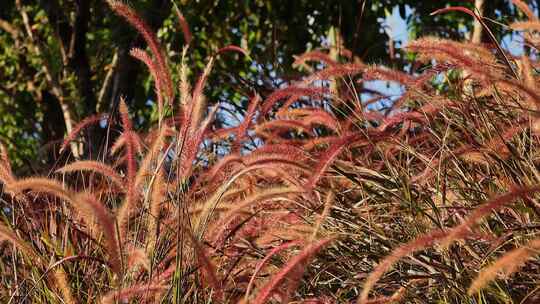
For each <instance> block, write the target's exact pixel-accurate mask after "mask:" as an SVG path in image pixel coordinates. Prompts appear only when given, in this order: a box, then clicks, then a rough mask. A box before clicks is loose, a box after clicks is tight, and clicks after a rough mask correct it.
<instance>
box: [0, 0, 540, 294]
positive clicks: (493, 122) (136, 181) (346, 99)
mask: <svg viewBox="0 0 540 304" xmlns="http://www.w3.org/2000/svg"><path fill="white" fill-rule="evenodd" d="M514 2H515V3H516V5H517V7H518V8H519V9H520V10H522V11H523V12H524V15H526V16H527V17H528V18H529V20H528V21H525V22H518V23H515V24H513V25H511V27H512V28H515V29H519V30H524V31H526V35H525V37H526V42H527V45H528V47H529V48H530V53H531V54H536V52H537V46H538V42H539V41H540V40H538V36H537V31H538V29H539V28H540V25H539V21H538V19H537V18H536V17H535V16H534V15H533V13H532V12H531V11H530V10H529V9H528V8H527V6H526V5H525V4H524V3H523V2H521V1H514ZM109 4H110V7H111V9H112V10H113V11H115V12H116V13H117V14H118V15H120V16H122V17H123V18H125V19H126V21H127V22H129V23H130V24H131V25H133V26H134V27H135V28H136V29H137V30H138V31H139V32H140V33H141V35H142V36H143V37H144V39H145V41H146V42H147V44H148V49H149V50H150V52H149V53H148V52H147V51H146V50H143V49H134V50H132V52H131V54H132V55H133V56H134V57H135V58H137V59H139V60H140V61H142V62H143V63H144V64H145V65H146V66H147V67H148V69H149V70H150V74H151V75H152V77H153V78H154V85H155V90H156V96H157V102H158V106H159V109H158V112H159V113H158V114H159V117H158V119H157V121H156V126H155V127H154V128H152V129H150V130H140V129H137V127H136V125H135V124H134V123H133V121H132V117H131V115H132V113H130V109H129V106H128V105H127V104H126V103H125V102H124V101H123V100H122V101H120V106H119V115H111V118H110V119H108V122H109V123H110V124H111V125H110V126H109V127H110V128H112V129H113V130H118V134H119V135H118V136H117V137H116V139H115V141H114V142H113V143H112V144H111V146H110V147H107V148H108V149H107V150H108V151H110V153H109V154H107V155H106V156H105V157H104V158H103V159H101V160H92V159H88V160H74V161H73V162H70V163H68V164H66V165H65V166H63V167H59V168H53V169H54V170H52V171H51V172H54V173H52V174H51V175H50V176H40V177H18V176H16V175H15V174H14V173H13V171H12V168H11V166H10V163H9V159H8V158H7V154H6V153H5V151H4V149H2V153H1V159H0V180H1V182H2V184H3V189H4V192H3V194H2V202H3V203H2V204H3V206H2V212H1V215H2V216H1V222H0V241H2V247H1V248H0V252H2V259H1V262H0V269H1V270H2V272H1V273H2V278H1V279H0V280H1V284H2V285H3V286H5V287H6V288H1V289H0V300H1V301H2V302H17V301H18V302H25V301H26V302H32V303H42V302H53V303H93V302H101V303H129V302H130V301H132V302H133V303H139V302H140V303H170V302H173V303H238V302H242V303H271V302H298V303H348V302H355V303H391V302H404V303H435V302H438V303H509V302H523V303H527V301H529V302H530V303H534V301H537V300H538V299H539V295H538V292H537V290H538V288H537V285H538V283H539V281H538V275H537V272H538V267H539V264H538V260H537V257H536V255H537V253H538V249H539V248H540V246H539V244H538V242H539V241H538V236H537V235H536V234H537V233H538V230H539V227H540V223H539V221H540V205H539V203H538V194H537V192H538V190H539V189H540V188H539V186H538V184H539V182H540V174H539V172H538V168H539V164H540V163H539V159H540V155H539V154H538V143H539V141H538V139H539V138H538V119H539V118H538V113H537V107H538V104H539V103H540V95H539V92H538V90H537V83H538V81H539V77H538V75H537V73H536V68H538V62H537V61H536V56H530V57H521V58H517V57H512V56H511V55H510V54H506V53H505V54H504V56H502V54H500V52H501V51H502V50H501V49H499V48H496V47H490V46H485V45H471V44H469V43H461V42H456V41H448V40H444V39H440V38H433V37H424V38H420V39H418V40H416V41H412V42H411V43H409V45H408V46H407V48H408V51H410V52H411V53H414V54H415V60H416V65H415V66H418V65H419V64H423V69H422V70H421V71H418V70H416V71H412V72H411V73H404V72H401V71H394V70H391V69H388V68H385V67H380V66H374V65H369V64H366V63H363V62H361V61H360V60H359V59H358V58H353V57H352V55H351V54H350V52H347V51H344V52H342V55H340V57H338V58H331V57H330V56H329V55H328V54H327V53H326V52H325V50H315V51H311V52H308V53H306V54H303V55H300V56H298V57H297V58H296V61H295V65H296V66H298V67H300V68H303V69H304V70H308V71H311V72H310V73H309V74H308V75H306V76H305V77H303V78H302V79H299V80H297V81H295V82H293V83H291V84H290V86H289V87H287V88H283V89H280V90H277V91H275V92H274V93H272V94H270V95H269V96H259V95H258V94H254V95H253V96H249V97H248V96H246V98H249V99H250V100H251V101H250V103H249V106H248V109H247V111H246V113H245V115H244V120H243V121H242V122H240V123H239V125H238V126H236V127H231V128H222V129H220V128H217V127H216V126H215V124H214V123H213V122H214V118H215V116H216V113H217V112H218V109H219V107H218V106H212V105H211V101H209V100H207V99H206V97H205V96H204V89H205V86H206V80H207V78H208V76H209V74H210V73H211V72H212V66H213V62H214V60H219V58H213V57H211V58H209V59H208V64H207V66H206V68H205V69H204V71H202V72H201V74H200V76H199V77H198V78H197V81H196V82H195V84H194V85H192V84H191V83H190V82H189V80H188V79H189V75H188V74H189V67H188V61H187V59H186V58H187V57H188V54H189V48H188V47H186V48H185V49H184V56H183V59H182V62H181V63H180V83H178V84H177V85H173V83H172V77H171V70H170V66H171V65H170V63H169V62H168V61H167V58H166V57H165V55H164V54H165V53H166V52H165V51H164V50H163V48H162V46H161V45H160V43H159V41H158V39H157V38H156V36H155V35H154V33H152V32H151V31H150V30H149V27H148V26H147V25H146V23H145V22H144V20H142V19H141V18H140V17H139V16H138V15H137V14H136V12H135V11H133V10H132V9H131V8H130V7H129V6H127V5H126V4H124V3H121V2H117V1H109ZM446 10H448V9H446ZM441 12H442V11H441ZM177 16H178V18H179V23H180V26H181V28H182V31H183V33H184V36H185V40H186V41H187V42H188V43H189V41H191V39H192V38H191V37H192V36H191V33H190V32H189V26H188V24H187V21H186V20H185V19H184V17H183V16H182V14H181V13H180V11H178V12H177ZM476 17H478V16H476ZM225 51H234V52H238V53H244V54H245V51H244V50H242V49H240V48H238V47H236V46H224V47H223V48H222V49H221V50H220V51H218V52H217V53H216V56H218V55H219V54H220V53H221V52H225ZM185 59H186V60H185ZM464 76H466V79H465V77H464ZM372 80H384V81H390V82H394V83H398V84H400V85H402V86H403V87H404V88H405V93H404V94H403V96H401V97H400V98H399V99H397V100H393V101H392V102H387V103H384V102H382V101H384V100H385V99H388V98H389V97H388V96H384V94H382V93H381V94H376V96H375V97H374V98H373V99H372V100H368V101H362V100H361V99H360V98H359V94H360V93H362V92H363V91H362V90H363V89H364V86H363V84H364V83H365V82H367V81H372ZM175 87H177V88H178V90H175V89H174V88H175ZM469 88H472V89H469ZM385 104H386V105H385ZM373 106H383V107H384V108H382V109H377V110H373V109H372V108H373ZM106 117H108V116H106V115H102V114H98V115H95V116H92V117H89V118H86V119H84V120H82V121H81V122H80V124H79V125H78V126H77V127H75V128H74V131H73V132H72V133H71V134H68V135H67V136H66V139H65V141H64V143H63V144H62V146H63V147H64V148H65V147H67V146H69V144H70V143H71V142H72V141H74V140H77V138H78V135H79V133H80V132H81V130H83V129H84V128H86V127H88V126H89V125H91V124H95V123H98V122H101V121H104V118H106ZM114 117H119V119H118V121H115V120H114V119H113V118H114ZM253 143H255V145H253ZM63 150H64V149H63ZM217 150H219V151H221V152H220V153H216V152H215V151H217ZM64 153H66V152H65V151H64ZM222 154H225V155H222ZM500 274H502V275H500ZM531 301H532V302H531Z"/></svg>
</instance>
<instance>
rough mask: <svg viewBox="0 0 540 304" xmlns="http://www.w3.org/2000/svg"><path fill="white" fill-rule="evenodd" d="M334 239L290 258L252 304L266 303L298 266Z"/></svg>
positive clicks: (318, 243)
mask: <svg viewBox="0 0 540 304" xmlns="http://www.w3.org/2000/svg"><path fill="white" fill-rule="evenodd" d="M333 240H334V238H326V239H322V240H320V241H318V242H316V243H314V244H312V245H310V246H308V247H306V248H304V250H302V252H300V253H299V254H298V255H296V256H295V257H294V258H292V259H291V260H290V261H289V262H288V263H287V264H286V265H285V266H284V267H283V268H282V269H281V270H280V271H279V272H278V273H277V274H275V275H274V276H272V278H271V279H270V281H269V282H268V283H267V284H266V285H265V286H263V287H262V288H261V290H260V291H259V292H258V294H257V296H256V297H255V299H254V300H253V302H252V303H254V304H263V303H266V301H268V299H269V298H270V296H271V295H272V293H273V292H274V291H275V290H276V289H277V288H279V286H280V285H281V283H283V282H284V281H285V280H286V279H287V278H288V276H290V275H292V273H293V272H297V271H298V267H297V266H299V265H304V264H305V263H306V262H307V261H308V260H310V259H311V258H312V257H313V256H314V255H315V254H316V253H317V252H319V251H320V250H321V249H322V248H324V247H325V246H326V245H328V244H329V243H330V242H332V241H333Z"/></svg>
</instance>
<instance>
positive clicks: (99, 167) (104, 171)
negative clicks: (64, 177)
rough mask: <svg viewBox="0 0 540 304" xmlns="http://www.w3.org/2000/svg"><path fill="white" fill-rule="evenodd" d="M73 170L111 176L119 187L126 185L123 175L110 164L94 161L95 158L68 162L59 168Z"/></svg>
mask: <svg viewBox="0 0 540 304" xmlns="http://www.w3.org/2000/svg"><path fill="white" fill-rule="evenodd" d="M73 171H90V172H95V173H99V174H101V175H103V176H104V177H106V178H109V179H110V180H111V181H112V182H113V183H114V184H115V185H116V186H117V187H118V188H119V189H123V188H124V187H125V182H124V180H123V179H122V177H121V176H120V175H119V174H118V173H116V171H115V170H114V169H113V168H112V167H111V166H109V165H107V164H105V163H102V162H99V161H94V160H81V161H76V162H73V163H71V164H68V165H66V166H64V167H62V168H60V169H58V170H56V172H58V173H69V172H73Z"/></svg>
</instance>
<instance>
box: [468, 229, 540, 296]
mask: <svg viewBox="0 0 540 304" xmlns="http://www.w3.org/2000/svg"><path fill="white" fill-rule="evenodd" d="M539 250H540V239H535V240H532V241H530V242H529V243H528V244H526V245H525V246H523V247H519V248H516V249H514V250H512V251H510V252H508V253H506V254H505V255H503V256H502V257H501V258H499V259H498V260H497V261H496V262H495V263H493V264H492V265H490V266H489V267H486V268H484V269H482V271H480V273H479V274H478V276H477V277H476V278H475V279H474V281H473V282H472V283H471V286H470V287H469V290H468V291H467V292H468V294H469V295H473V294H475V293H477V292H479V291H480V290H481V289H482V288H484V287H485V286H486V285H487V284H488V283H489V282H491V281H493V280H494V279H495V277H497V274H498V273H502V274H503V275H504V277H509V276H511V275H512V274H513V273H515V272H516V271H517V270H518V269H519V268H521V267H522V266H523V265H524V264H525V262H527V260H529V259H530V258H532V257H533V256H535V255H538V254H539Z"/></svg>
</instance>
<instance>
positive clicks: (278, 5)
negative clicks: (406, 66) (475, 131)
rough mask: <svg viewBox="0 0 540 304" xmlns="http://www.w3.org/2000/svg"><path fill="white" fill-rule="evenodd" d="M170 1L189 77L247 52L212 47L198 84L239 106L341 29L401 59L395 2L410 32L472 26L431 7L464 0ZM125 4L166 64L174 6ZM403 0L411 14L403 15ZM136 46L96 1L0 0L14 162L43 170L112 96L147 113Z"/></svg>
mask: <svg viewBox="0 0 540 304" xmlns="http://www.w3.org/2000/svg"><path fill="white" fill-rule="evenodd" d="M177 4H178V6H179V7H180V10H181V11H182V12H183V14H184V16H185V18H186V20H187V21H188V23H189V27H190V28H191V33H192V35H193V40H192V42H191V45H190V47H189V51H188V60H189V62H190V64H191V66H192V72H193V74H197V73H198V72H200V71H201V70H202V69H203V68H204V66H205V64H206V61H207V60H208V58H209V56H212V55H215V54H216V53H215V52H216V51H217V50H218V49H219V48H221V47H224V46H226V45H238V46H241V47H243V48H245V49H246V50H248V51H249V57H243V56H241V55H239V54H234V53H227V54H223V55H220V58H218V60H217V61H216V66H215V69H214V72H213V73H212V74H211V78H210V80H209V82H210V86H209V87H210V88H211V89H210V90H209V91H208V92H206V93H207V96H208V99H209V101H210V102H217V101H220V102H223V103H227V104H229V105H230V107H228V108H230V109H232V111H234V112H239V113H242V112H243V111H244V109H245V107H246V103H247V98H246V97H247V96H249V95H251V94H252V93H253V91H256V92H257V93H258V94H260V95H262V96H263V97H264V96H266V95H268V94H269V92H271V91H272V90H273V89H274V88H276V87H279V86H282V85H283V84H284V83H286V82H288V81H289V80H291V79H294V78H295V77H297V75H298V71H296V70H295V69H293V68H292V67H291V63H292V61H293V59H294V58H293V56H294V55H297V54H300V53H303V52H305V51H306V50H309V49H314V48H319V47H321V46H322V45H324V44H325V37H327V33H328V31H329V30H330V29H331V28H337V29H339V33H340V35H341V37H342V40H343V45H344V47H345V48H347V49H350V50H351V51H352V53H353V55H354V56H358V57H359V58H360V59H362V60H364V61H366V62H379V63H388V64H392V65H394V66H400V65H401V64H402V63H401V62H400V58H393V59H392V60H391V59H390V58H389V50H390V49H391V48H390V45H391V44H394V43H395V41H393V40H391V39H389V37H387V36H386V34H385V32H384V31H383V30H382V29H381V27H380V24H379V22H380V21H381V20H382V18H384V17H385V16H387V15H388V13H389V11H390V10H391V8H393V7H396V6H397V7H399V9H400V14H401V16H402V17H403V18H405V19H406V20H407V24H408V26H409V29H410V32H411V35H412V36H417V35H420V33H421V34H422V35H424V34H434V33H437V34H438V35H442V36H447V37H451V38H458V39H459V38H463V36H464V35H465V33H467V32H468V31H469V30H470V29H471V28H472V20H471V18H470V17H469V16H466V15H460V14H458V13H452V14H446V15H442V16H435V17H432V16H430V15H429V13H430V12H432V11H434V10H435V9H437V8H440V7H442V6H444V5H463V3H462V2H461V1H445V2H438V1H407V0H384V1H365V0H359V1H356V2H354V1H337V0H332V1H309V0H299V1H293V2H290V1H263V0H253V1H211V0H201V1H184V0H183V1H181V3H177ZM131 5H133V7H134V8H135V9H136V10H137V11H139V12H143V16H144V18H145V20H147V22H148V23H149V24H150V26H151V27H152V28H153V29H154V30H157V31H158V33H159V37H160V39H162V42H163V44H164V45H165V46H166V49H167V52H168V54H169V55H171V59H172V60H171V64H173V65H174V64H175V62H176V63H177V62H178V61H179V60H180V56H181V53H182V48H183V45H184V44H185V42H186V41H185V37H183V36H182V35H180V34H179V33H180V31H179V26H178V23H177V19H176V15H175V13H174V9H173V5H172V2H171V1H170V0H155V1H133V2H132V3H131ZM466 5H468V6H470V7H472V4H471V3H466ZM407 6H409V7H410V8H412V10H413V13H412V14H409V15H407V14H406V7H407ZM484 11H485V14H486V15H487V16H495V15H497V16H506V18H514V17H516V16H517V15H518V12H517V11H516V10H515V9H514V8H513V7H512V6H511V5H509V4H508V3H507V1H501V0H496V1H489V2H488V3H486V7H485V10H484ZM490 25H493V24H490ZM443 26H444V29H445V30H444V31H441V29H442V28H443ZM447 29H451V30H447ZM495 32H496V33H498V34H499V35H502V34H503V32H502V31H500V30H498V29H495ZM499 37H500V36H499ZM133 47H142V48H144V47H146V46H145V45H144V42H143V39H142V38H141V37H140V36H139V35H138V34H137V33H136V32H135V31H134V30H133V29H132V28H131V27H130V26H129V25H128V24H127V23H126V22H125V21H124V20H123V19H121V18H118V17H117V16H115V15H114V14H113V13H112V12H111V10H110V9H109V8H108V7H107V5H105V2H104V1H97V0H93V1H85V0H70V1H68V0H40V1H22V0H14V1H3V2H2V3H0V117H1V121H2V124H1V125H0V139H1V140H2V141H4V142H5V143H6V144H7V146H8V148H9V150H10V151H11V156H12V159H13V160H14V161H15V162H16V167H18V168H20V169H21V170H23V171H29V170H31V171H35V170H37V169H36V168H37V167H42V166H39V164H35V163H32V161H29V160H30V159H40V161H41V162H47V163H53V162H55V161H58V155H59V154H58V151H57V150H58V142H59V141H60V140H61V139H62V137H63V136H64V135H65V133H66V132H69V131H70V130H71V129H72V128H73V125H74V124H75V123H76V122H77V121H80V120H81V119H82V118H84V117H86V116H88V115H91V114H94V113H96V112H109V113H115V111H116V107H117V104H118V100H119V97H120V96H125V97H126V100H127V101H128V103H129V105H130V107H131V108H132V112H134V113H137V116H138V117H140V119H139V121H138V122H137V123H138V124H139V125H147V124H149V123H150V121H151V120H152V119H155V103H154V102H152V101H153V100H155V97H154V92H153V89H152V86H151V85H150V77H149V75H148V72H147V71H146V70H145V69H144V67H143V66H142V65H141V64H140V63H139V62H137V61H136V60H135V59H133V58H132V57H131V56H129V50H130V49H131V48H133ZM175 77H177V76H176V75H175ZM153 113H154V114H153ZM222 123H227V121H226V120H224V121H222ZM87 135H88V136H87V137H88V138H89V139H91V143H90V144H88V145H87V146H86V147H84V150H83V151H76V150H73V151H72V152H73V153H74V154H75V156H77V155H76V154H77V153H84V154H91V157H98V155H99V153H102V152H103V151H101V150H100V149H99V148H100V147H102V146H103V143H104V141H105V140H106V138H107V136H105V130H103V129H101V128H99V127H94V128H92V129H90V131H89V133H88V134H87ZM15 149H16V150H15ZM50 151H53V152H54V153H51V152H50ZM38 155H45V157H41V158H38V157H37V156H38Z"/></svg>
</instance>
